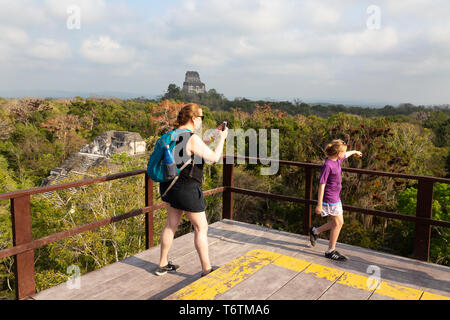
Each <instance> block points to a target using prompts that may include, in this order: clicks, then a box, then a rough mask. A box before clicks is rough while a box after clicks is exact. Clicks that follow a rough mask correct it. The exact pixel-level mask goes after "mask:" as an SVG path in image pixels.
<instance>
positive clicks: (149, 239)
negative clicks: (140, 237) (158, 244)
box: [145, 173, 153, 250]
mask: <svg viewBox="0 0 450 320" xmlns="http://www.w3.org/2000/svg"><path fill="white" fill-rule="evenodd" d="M151 205H153V180H152V179H150V177H149V176H148V174H147V173H145V206H146V207H148V206H151ZM151 247H153V211H151V212H146V213H145V248H146V249H147V250H148V249H150V248H151Z"/></svg>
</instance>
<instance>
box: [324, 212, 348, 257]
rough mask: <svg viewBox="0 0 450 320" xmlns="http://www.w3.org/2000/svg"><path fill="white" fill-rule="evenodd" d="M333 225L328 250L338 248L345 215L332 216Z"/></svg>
mask: <svg viewBox="0 0 450 320" xmlns="http://www.w3.org/2000/svg"><path fill="white" fill-rule="evenodd" d="M331 219H332V221H331V222H332V223H333V227H332V228H331V231H330V242H329V244H328V250H329V251H332V250H334V249H336V242H337V239H338V237H339V233H340V232H341V229H342V226H343V225H344V215H343V214H340V215H338V216H331Z"/></svg>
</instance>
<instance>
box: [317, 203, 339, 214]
mask: <svg viewBox="0 0 450 320" xmlns="http://www.w3.org/2000/svg"><path fill="white" fill-rule="evenodd" d="M341 214H343V210H342V202H341V201H339V202H336V203H326V202H322V213H321V216H322V217H327V216H338V215H341Z"/></svg>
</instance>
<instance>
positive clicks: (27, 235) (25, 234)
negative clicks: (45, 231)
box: [11, 195, 36, 300]
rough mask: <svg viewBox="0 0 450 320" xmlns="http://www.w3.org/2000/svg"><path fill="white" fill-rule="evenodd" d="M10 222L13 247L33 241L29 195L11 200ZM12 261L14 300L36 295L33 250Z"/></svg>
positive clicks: (19, 255) (18, 255) (20, 254)
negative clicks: (14, 286) (13, 263)
mask: <svg viewBox="0 0 450 320" xmlns="http://www.w3.org/2000/svg"><path fill="white" fill-rule="evenodd" d="M11 221H12V232H13V246H17V245H20V244H24V243H28V242H31V241H33V234H32V231H31V210H30V196H29V195H26V196H22V197H18V198H12V199H11ZM14 261H15V269H14V275H15V278H16V279H15V282H16V298H17V299H18V300H20V299H24V298H26V297H29V296H31V295H34V294H35V293H36V287H35V283H34V250H28V251H25V252H23V253H19V254H17V255H15V256H14Z"/></svg>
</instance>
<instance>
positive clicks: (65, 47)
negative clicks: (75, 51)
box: [29, 38, 72, 60]
mask: <svg viewBox="0 0 450 320" xmlns="http://www.w3.org/2000/svg"><path fill="white" fill-rule="evenodd" d="M29 54H30V55H31V56H32V57H35V58H40V59H49V60H52V59H54V60H65V59H67V58H70V57H71V55H72V51H71V49H70V46H69V44H68V43H66V42H59V41H56V40H54V39H47V38H41V39H37V40H36V43H35V44H34V45H33V46H32V47H31V48H30V50H29Z"/></svg>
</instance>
